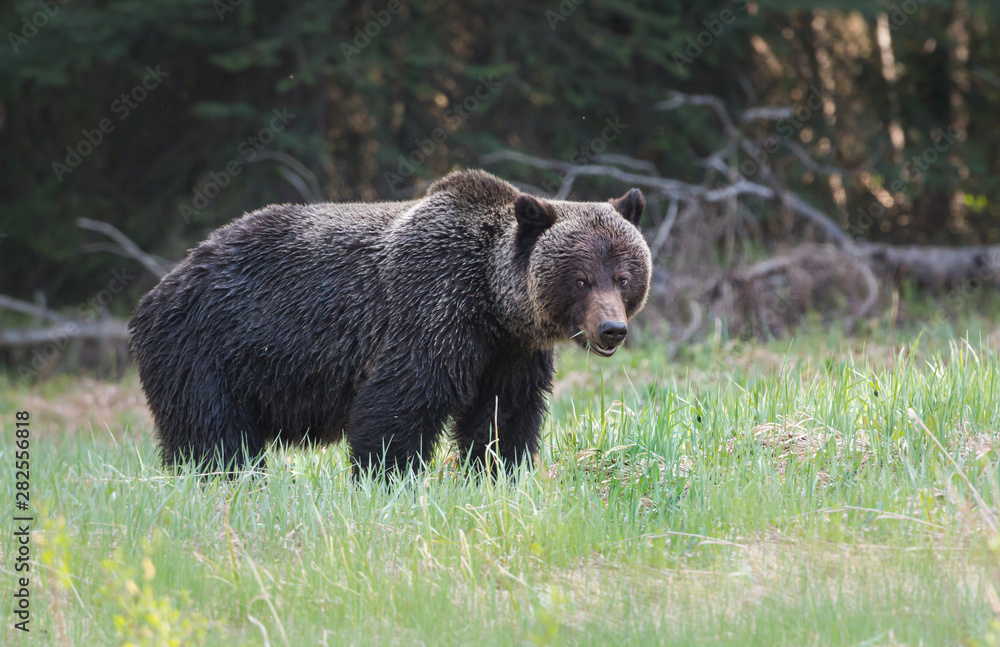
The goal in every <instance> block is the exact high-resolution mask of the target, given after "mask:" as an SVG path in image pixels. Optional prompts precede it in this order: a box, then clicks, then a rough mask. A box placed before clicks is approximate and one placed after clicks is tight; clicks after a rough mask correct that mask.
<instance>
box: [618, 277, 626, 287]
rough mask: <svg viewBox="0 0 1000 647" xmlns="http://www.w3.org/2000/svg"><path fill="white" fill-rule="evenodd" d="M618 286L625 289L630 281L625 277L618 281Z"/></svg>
mask: <svg viewBox="0 0 1000 647" xmlns="http://www.w3.org/2000/svg"><path fill="white" fill-rule="evenodd" d="M618 285H620V286H622V287H625V286H626V285H628V279H626V278H624V277H622V278H620V279H618Z"/></svg>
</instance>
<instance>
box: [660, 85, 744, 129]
mask: <svg viewBox="0 0 1000 647" xmlns="http://www.w3.org/2000/svg"><path fill="white" fill-rule="evenodd" d="M669 96H670V98H669V99H667V100H666V101H660V102H658V103H656V104H654V106H653V107H654V108H655V109H656V110H676V109H677V108H680V107H681V106H699V107H702V108H711V109H712V110H713V111H714V112H715V114H716V115H717V116H718V117H719V121H721V122H722V127H723V129H725V132H726V135H728V136H729V137H735V136H738V135H739V129H737V128H736V125H735V124H733V118H732V117H731V116H730V115H729V110H728V109H727V108H726V104H725V103H723V101H722V99H720V98H719V97H717V96H714V95H711V94H684V93H683V92H671V93H670V94H669Z"/></svg>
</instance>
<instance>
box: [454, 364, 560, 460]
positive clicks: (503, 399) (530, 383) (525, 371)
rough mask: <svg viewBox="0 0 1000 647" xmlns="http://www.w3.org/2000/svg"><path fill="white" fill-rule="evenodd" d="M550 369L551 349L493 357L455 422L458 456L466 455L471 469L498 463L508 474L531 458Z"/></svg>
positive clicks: (536, 440) (542, 411) (535, 446)
mask: <svg viewBox="0 0 1000 647" xmlns="http://www.w3.org/2000/svg"><path fill="white" fill-rule="evenodd" d="M552 371H553V353H552V351H551V350H549V351H537V352H534V353H524V354H520V353H518V354H514V355H510V356H498V357H496V358H494V360H493V361H492V362H491V363H490V364H489V365H488V366H487V367H486V370H485V371H484V372H483V375H482V377H481V378H480V379H479V383H478V385H477V393H476V396H475V399H474V400H473V403H472V405H471V406H470V407H468V408H467V409H465V410H464V411H463V412H462V413H461V414H460V415H459V416H457V418H456V420H455V439H456V440H457V441H458V448H459V452H460V456H461V458H463V459H465V458H466V457H468V458H469V460H470V461H471V463H472V465H473V466H474V467H475V468H477V469H482V468H483V467H487V466H488V467H490V471H491V472H492V473H496V467H497V464H496V463H497V462H498V463H500V464H502V465H503V467H504V469H506V471H507V473H508V474H509V473H511V472H512V471H513V470H514V469H515V468H517V466H518V465H519V464H520V463H521V462H523V461H529V462H530V461H532V460H533V456H534V454H535V453H536V452H537V451H538V445H539V441H540V439H541V427H542V419H543V418H544V416H545V404H546V403H545V397H546V395H547V394H548V393H549V392H550V391H551V390H552ZM494 461H495V462H494Z"/></svg>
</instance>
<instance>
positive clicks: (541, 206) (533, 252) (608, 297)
mask: <svg viewBox="0 0 1000 647" xmlns="http://www.w3.org/2000/svg"><path fill="white" fill-rule="evenodd" d="M645 206H646V200H645V198H643V196H642V192H641V191H639V190H638V189H632V190H630V191H629V192H628V193H626V194H625V195H624V196H622V197H621V198H618V199H617V200H609V201H608V202H564V201H559V200H543V199H539V198H535V197H533V196H530V195H527V194H521V195H519V196H518V197H517V199H516V201H515V203H514V215H515V217H516V218H517V243H516V254H518V255H520V256H521V258H522V260H523V261H526V263H527V278H528V290H529V292H530V297H531V300H532V302H533V309H534V311H535V313H536V316H537V317H538V318H539V323H540V324H541V325H542V326H543V327H544V328H545V329H546V330H547V331H549V333H550V334H551V335H553V336H555V337H556V338H561V339H572V340H573V341H575V342H577V343H578V344H579V345H580V346H583V347H584V348H588V349H590V350H591V351H593V352H594V353H596V354H598V355H600V356H602V357H610V356H611V355H613V354H614V353H615V351H616V350H617V349H618V346H619V345H620V344H621V343H622V341H624V339H625V335H626V334H627V333H628V322H629V320H630V319H631V318H632V317H633V316H635V314H636V313H638V312H639V310H641V309H642V306H643V305H644V304H645V302H646V293H647V292H648V290H649V281H650V273H651V259H650V254H649V247H648V246H647V245H646V241H645V239H643V237H642V234H641V233H640V232H639V229H638V224H639V218H640V217H641V216H642V211H643V209H644V208H645Z"/></svg>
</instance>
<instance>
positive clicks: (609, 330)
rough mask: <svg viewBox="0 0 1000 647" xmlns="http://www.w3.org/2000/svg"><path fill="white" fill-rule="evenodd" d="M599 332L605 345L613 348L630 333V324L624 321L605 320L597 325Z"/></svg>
mask: <svg viewBox="0 0 1000 647" xmlns="http://www.w3.org/2000/svg"><path fill="white" fill-rule="evenodd" d="M597 334H598V335H599V336H600V338H601V343H602V344H604V346H605V347H607V348H612V347H614V346H617V345H618V344H620V343H622V340H623V339H625V335H627V334H628V326H627V325H626V324H625V322H624V321H605V322H604V323H602V324H601V325H600V326H598V327H597Z"/></svg>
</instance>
